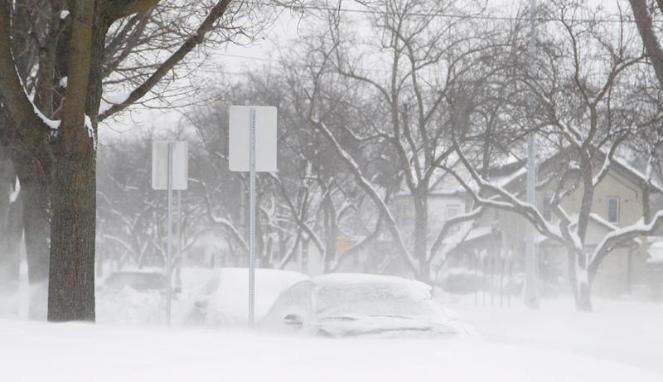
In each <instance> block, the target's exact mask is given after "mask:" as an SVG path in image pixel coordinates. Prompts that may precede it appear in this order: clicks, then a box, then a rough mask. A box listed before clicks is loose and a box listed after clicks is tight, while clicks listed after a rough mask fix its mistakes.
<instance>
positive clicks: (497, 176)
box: [490, 150, 663, 194]
mask: <svg viewBox="0 0 663 382" xmlns="http://www.w3.org/2000/svg"><path fill="white" fill-rule="evenodd" d="M566 152H567V151H566V150H561V151H558V152H557V153H555V154H554V155H552V156H549V157H548V158H546V159H544V160H543V161H541V162H540V163H539V166H538V167H539V168H542V167H544V168H545V167H547V166H551V165H554V164H557V163H559V162H558V161H559V159H560V157H561V156H562V155H564V154H565V153H566ZM599 153H600V154H599V156H600V159H601V160H603V158H605V155H606V153H604V152H603V151H600V152H599ZM611 168H612V169H616V170H617V171H619V172H620V173H622V174H625V175H626V176H628V177H629V178H631V179H632V180H633V181H634V182H635V183H637V184H638V185H639V186H641V187H649V188H650V191H654V192H656V193H659V194H663V186H662V185H659V184H657V183H656V182H654V181H652V182H650V181H649V180H648V179H647V176H646V175H645V174H643V173H642V172H641V171H639V170H637V169H636V168H635V167H633V166H631V165H630V164H628V163H627V162H626V161H625V160H624V159H622V158H619V157H617V156H615V157H614V158H613V160H612V162H611ZM490 174H491V181H494V182H496V183H497V184H498V185H500V186H502V187H506V186H509V185H513V184H515V182H516V181H523V180H524V177H526V176H527V162H526V161H522V160H520V161H516V162H513V163H511V164H509V165H505V166H500V167H496V168H494V169H491V171H490ZM523 184H524V182H523Z"/></svg>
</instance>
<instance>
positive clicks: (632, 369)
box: [0, 269, 663, 382]
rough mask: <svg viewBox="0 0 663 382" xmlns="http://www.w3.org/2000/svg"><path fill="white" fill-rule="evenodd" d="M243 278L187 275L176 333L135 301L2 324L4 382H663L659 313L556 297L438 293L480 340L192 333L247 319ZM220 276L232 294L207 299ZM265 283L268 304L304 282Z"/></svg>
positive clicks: (276, 278) (660, 308)
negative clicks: (221, 320) (199, 320)
mask: <svg viewBox="0 0 663 382" xmlns="http://www.w3.org/2000/svg"><path fill="white" fill-rule="evenodd" d="M244 273H245V271H243V270H224V271H222V272H221V273H218V272H217V271H209V270H203V269H198V270H196V269H194V270H187V272H185V273H183V286H184V291H183V294H182V296H181V297H180V299H179V300H178V302H177V303H176V304H175V315H174V318H175V320H174V322H175V324H174V325H173V326H172V327H170V328H168V327H166V326H165V325H163V323H162V322H163V321H162V320H159V319H154V320H152V319H151V318H154V317H156V316H158V312H159V309H160V308H159V305H158V303H157V304H156V305H153V306H149V305H150V304H155V302H154V301H151V300H150V298H149V297H146V296H144V295H143V296H140V295H131V293H129V292H128V291H125V292H126V293H129V294H130V295H124V296H122V295H119V296H115V297H114V298H116V299H115V300H112V299H111V300H108V297H107V296H104V297H101V296H100V297H101V298H100V299H99V301H98V304H99V305H98V314H99V323H97V324H96V325H92V324H80V323H68V324H47V323H38V322H27V321H22V320H10V319H0V381H12V382H13V381H43V380H46V379H48V380H49V381H51V382H57V381H63V382H64V381H66V382H76V381H90V380H93V381H113V382H116V381H140V382H143V381H145V382H149V381H158V382H168V381H182V380H186V381H207V380H210V381H219V380H231V381H288V382H296V381H345V382H351V381H403V380H410V381H419V380H421V381H424V380H426V381H427V380H453V381H480V382H499V381H505V382H506V381H508V382H519V381H527V382H530V381H555V382H557V381H563V382H567V381H571V382H572V381H582V382H588V381H600V382H612V381H615V382H616V381H620V382H621V381H637V382H648V381H652V382H653V381H656V382H660V381H663V304H653V303H645V302H634V301H608V300H605V301H602V300H598V301H596V311H595V312H594V313H578V312H576V311H575V310H574V309H573V304H572V302H571V301H570V300H568V299H564V298H560V299H558V300H544V301H543V303H542V306H541V308H540V309H539V310H536V311H532V310H528V309H526V308H524V307H523V306H522V305H521V304H520V303H519V302H518V301H516V300H513V301H512V307H510V308H499V307H490V306H482V305H480V304H479V305H475V303H474V299H473V297H472V296H466V297H464V298H458V297H453V296H448V295H447V296H444V295H439V294H438V295H437V298H438V299H439V301H440V302H442V303H443V304H444V305H445V306H446V307H449V308H451V309H452V310H454V311H456V312H457V314H458V316H459V318H460V319H462V320H464V321H466V322H469V323H470V324H472V325H474V327H475V328H476V330H477V332H478V333H479V337H477V338H472V337H457V338H435V339H433V338H431V339H423V338H418V339H405V338H382V339H379V338H351V339H327V338H318V337H311V336H304V335H291V336H286V335H277V334H273V333H268V332H263V331H260V330H254V331H250V330H248V329H246V328H244V327H243V326H237V325H235V326H233V327H228V326H221V327H213V328H212V327H206V328H201V327H199V326H198V327H197V326H193V327H192V326H188V325H187V322H186V320H184V319H183V318H184V317H185V316H186V314H185V313H186V311H187V310H188V309H190V306H191V303H192V301H193V300H195V299H196V298H197V297H196V296H200V295H204V294H208V295H210V296H216V297H219V298H220V297H223V300H225V301H226V303H225V304H222V305H219V306H217V308H218V309H220V311H222V312H224V314H225V313H232V311H233V309H234V310H238V312H235V313H234V314H235V316H234V317H242V315H243V314H244V312H243V311H244V310H245V308H246V306H245V304H244V303H243V302H242V301H240V300H242V299H243V298H242V296H245V295H246V289H245V286H244V285H243V284H242V283H241V282H238V280H239V278H241V279H242V280H243V279H244V276H245V274H244ZM219 274H220V275H221V276H222V278H223V279H224V280H225V281H224V282H223V283H222V284H219V285H225V287H224V288H222V289H219V288H216V289H214V288H213V290H209V288H210V286H211V285H212V286H213V285H214V284H215V283H210V281H212V280H213V279H214V277H215V275H216V276H218V275H219ZM263 276H265V277H262V282H261V281H260V280H261V279H260V277H259V278H258V280H259V281H258V291H259V293H258V298H259V299H260V296H263V297H264V298H265V300H273V299H275V298H276V294H275V293H268V292H269V290H270V289H272V288H284V287H286V286H287V284H288V283H291V282H296V281H297V280H298V279H300V278H301V277H303V276H302V275H299V274H283V275H279V274H277V273H274V274H272V273H271V272H264V275H263ZM282 276H283V277H282ZM261 289H262V292H260V290H261ZM233 296H236V297H237V299H233V298H232V297H233ZM125 298H127V299H128V300H125ZM129 302H131V304H130V303H129ZM141 304H144V305H145V306H143V307H144V308H146V310H145V311H141V309H140V308H141ZM261 304H262V305H261V306H266V305H268V304H269V302H268V301H261ZM113 307H115V308H113ZM99 308H101V309H99ZM114 309H115V313H114V314H113V310H114ZM155 309H156V310H155ZM262 310H264V309H262V308H261V309H260V312H262ZM239 311H241V312H239ZM127 318H128V319H127ZM128 323H129V324H130V325H127V324H128ZM235 323H236V322H235ZM148 324H149V325H148Z"/></svg>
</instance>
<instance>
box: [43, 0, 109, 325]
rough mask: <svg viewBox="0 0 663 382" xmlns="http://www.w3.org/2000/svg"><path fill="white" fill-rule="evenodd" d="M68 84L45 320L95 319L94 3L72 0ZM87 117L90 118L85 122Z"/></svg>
mask: <svg viewBox="0 0 663 382" xmlns="http://www.w3.org/2000/svg"><path fill="white" fill-rule="evenodd" d="M70 4H71V5H73V7H72V8H73V9H72V13H73V19H72V20H74V21H73V23H72V33H71V40H70V44H69V63H68V69H69V72H68V74H69V76H68V77H69V81H68V87H67V91H66V93H65V96H66V97H67V101H66V102H65V105H64V109H63V119H62V122H61V126H60V129H59V131H58V138H57V142H56V147H55V154H56V158H57V162H56V164H55V169H54V178H53V180H52V186H51V206H52V209H53V219H52V221H51V262H50V281H49V295H48V319H49V321H74V320H83V321H94V320H95V296H94V291H95V288H94V274H95V272H94V271H95V257H94V255H95V221H96V147H95V142H96V124H97V112H98V109H99V102H100V99H101V64H102V62H103V50H104V38H105V35H106V31H107V29H108V28H107V25H106V22H105V20H103V18H102V16H101V12H100V9H99V4H98V3H97V2H96V1H88V0H77V1H72V2H71V3H70ZM86 115H87V116H89V120H88V121H86V119H87V118H86Z"/></svg>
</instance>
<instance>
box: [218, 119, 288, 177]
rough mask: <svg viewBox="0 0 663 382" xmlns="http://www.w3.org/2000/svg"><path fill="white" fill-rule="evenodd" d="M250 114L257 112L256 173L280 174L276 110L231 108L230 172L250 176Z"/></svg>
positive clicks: (229, 137) (229, 138)
mask: <svg viewBox="0 0 663 382" xmlns="http://www.w3.org/2000/svg"><path fill="white" fill-rule="evenodd" d="M251 110H255V154H256V158H255V161H256V162H255V165H256V167H255V171H258V172H274V171H277V166H276V146H277V143H276V141H277V130H276V120H277V111H276V107H273V106H231V107H230V111H229V114H230V132H229V134H228V135H229V136H228V155H229V157H230V159H229V162H230V171H238V172H239V171H243V172H248V171H249V170H250V168H249V167H250V163H249V161H250V151H251V150H250V143H251V142H250V128H251Z"/></svg>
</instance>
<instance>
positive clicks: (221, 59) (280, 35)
mask: <svg viewBox="0 0 663 382" xmlns="http://www.w3.org/2000/svg"><path fill="white" fill-rule="evenodd" d="M528 1H529V0H487V4H488V7H489V8H492V9H495V10H496V11H498V12H500V13H503V15H504V16H508V15H513V14H515V13H516V12H517V10H518V8H519V7H524V6H526V4H527V3H528ZM586 2H587V3H588V4H601V5H602V6H603V7H605V8H606V9H608V10H610V11H613V10H614V11H615V12H616V11H617V9H618V8H617V7H618V4H619V5H621V7H622V8H623V9H624V10H625V12H626V11H629V8H628V7H629V5H628V1H627V0H586ZM343 7H344V8H352V7H353V2H352V1H351V0H344V1H343ZM306 24H307V22H306V21H302V19H301V15H299V14H298V13H297V12H292V11H287V10H286V11H283V12H282V13H281V15H280V17H279V18H278V19H277V20H276V22H275V23H274V24H273V25H271V26H270V27H269V28H267V29H266V30H265V31H264V32H263V33H262V34H261V35H260V36H259V38H258V39H256V41H254V42H252V43H250V44H246V45H233V44H228V45H227V46H226V47H225V48H222V49H219V50H218V51H216V52H214V55H213V58H212V60H211V62H208V63H207V64H206V65H204V66H203V67H202V68H201V69H200V70H199V72H198V74H197V76H198V77H200V78H195V79H193V80H194V81H198V82H200V81H201V80H202V79H205V80H209V79H211V80H212V81H213V80H214V78H215V77H216V78H221V76H238V77H240V78H241V77H242V76H243V73H244V72H245V71H246V69H247V68H256V70H259V69H260V70H263V68H264V67H265V66H269V65H270V64H271V63H275V60H276V58H277V57H278V53H277V52H276V46H280V47H282V48H287V46H288V44H289V41H292V40H294V39H296V38H297V37H298V35H299V34H300V32H301V31H302V29H303V28H305V27H306ZM180 102H182V101H180ZM181 119H182V114H181V112H180V111H178V110H164V109H159V110H141V109H136V108H134V109H133V111H132V112H131V113H130V114H127V115H126V116H123V117H121V118H119V120H116V121H111V122H110V123H107V124H104V125H103V126H101V128H100V133H99V135H100V141H101V143H102V144H103V143H104V142H106V141H107V140H108V139H112V138H118V137H119V138H122V137H132V136H135V135H137V134H139V135H142V134H145V132H146V131H149V130H151V129H152V128H155V129H157V130H161V129H163V128H167V129H173V128H175V126H176V125H177V123H178V121H179V120H181Z"/></svg>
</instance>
